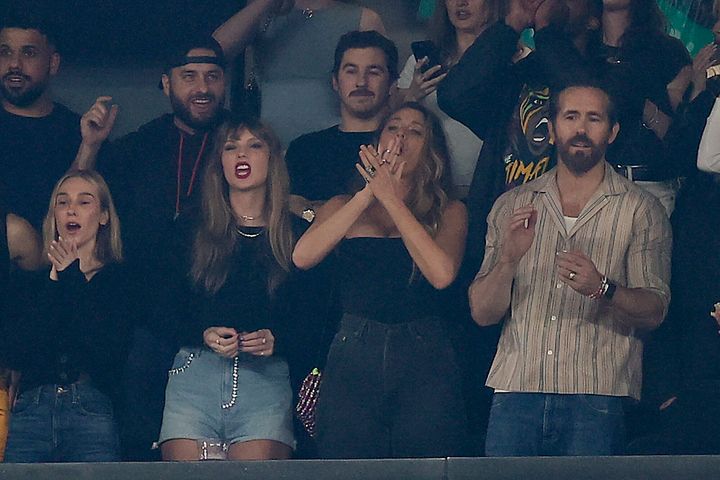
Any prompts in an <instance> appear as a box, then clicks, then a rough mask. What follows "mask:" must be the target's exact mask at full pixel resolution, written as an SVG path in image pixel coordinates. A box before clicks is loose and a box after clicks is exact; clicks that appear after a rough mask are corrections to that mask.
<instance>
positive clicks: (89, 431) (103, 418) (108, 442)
mask: <svg viewBox="0 0 720 480" xmlns="http://www.w3.org/2000/svg"><path fill="white" fill-rule="evenodd" d="M119 459H120V442H119V440H118V432H117V428H116V425H115V420H114V418H113V408H112V404H111V402H110V400H109V399H108V397H107V396H105V395H104V394H102V393H101V392H99V391H98V390H96V389H95V388H93V387H91V386H90V385H88V384H72V385H67V386H64V387H61V386H58V385H42V386H40V387H37V388H34V389H32V390H29V391H26V392H23V393H22V394H21V395H20V397H19V398H18V399H17V402H16V403H15V406H14V408H13V410H12V415H11V417H10V435H9V438H8V445H7V451H6V452H5V461H6V462H9V463H40V462H42V463H45V462H113V461H118V460H119Z"/></svg>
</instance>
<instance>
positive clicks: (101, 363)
mask: <svg viewBox="0 0 720 480" xmlns="http://www.w3.org/2000/svg"><path fill="white" fill-rule="evenodd" d="M132 291H133V289H132V288H131V285H130V282H128V276H127V274H126V272H125V270H124V268H123V266H122V265H120V264H110V265H106V266H104V267H103V268H102V269H101V270H100V271H99V272H97V273H96V274H95V275H94V276H93V277H92V278H91V279H90V281H88V280H86V278H85V275H84V274H83V273H82V272H81V271H80V262H79V260H76V261H75V262H74V263H73V264H71V265H70V266H69V267H68V268H66V269H65V270H63V271H62V272H60V273H59V275H58V281H52V280H49V279H48V280H47V281H46V282H45V284H44V286H43V289H42V290H41V292H40V295H39V298H38V302H37V306H36V307H37V308H36V309H35V311H34V313H33V314H31V315H30V316H29V317H28V318H27V319H26V321H24V322H21V323H16V324H15V325H14V326H13V328H12V333H11V335H12V338H13V350H14V354H13V355H12V357H11V359H10V366H11V367H12V368H14V369H16V370H19V371H20V372H21V374H22V377H21V381H20V390H21V391H25V390H29V389H32V388H34V387H37V386H39V385H46V384H70V383H73V382H75V381H78V380H83V381H85V380H87V379H88V378H89V381H90V382H91V384H92V385H93V386H95V387H96V388H97V389H98V390H100V391H102V392H103V393H105V394H107V395H108V396H109V397H110V398H111V399H113V400H116V399H117V398H118V393H119V392H118V388H119V387H118V386H119V385H120V379H121V377H122V370H123V365H124V363H125V360H126V357H127V351H128V348H129V343H130V332H131V325H132V323H133V320H132V316H133V308H132V305H133V303H134V301H133V294H132Z"/></svg>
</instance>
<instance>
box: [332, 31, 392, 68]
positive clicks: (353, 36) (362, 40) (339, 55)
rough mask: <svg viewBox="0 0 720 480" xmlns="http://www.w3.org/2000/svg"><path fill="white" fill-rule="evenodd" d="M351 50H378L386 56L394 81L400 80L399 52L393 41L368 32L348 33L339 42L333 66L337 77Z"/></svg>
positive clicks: (376, 33) (374, 32)
mask: <svg viewBox="0 0 720 480" xmlns="http://www.w3.org/2000/svg"><path fill="white" fill-rule="evenodd" d="M351 48H378V49H380V50H382V51H383V53H384V54H385V60H386V61H387V69H388V73H389V74H390V78H391V79H392V80H397V78H398V76H399V75H398V50H397V47H396V46H395V44H394V43H393V42H392V40H390V39H388V38H387V37H385V36H383V35H382V34H380V33H378V32H376V31H375V30H368V31H363V32H361V31H358V30H355V31H352V32H348V33H346V34H345V35H343V36H342V37H340V40H339V41H338V44H337V47H335V63H334V65H333V70H332V74H333V76H336V77H337V74H338V72H339V71H340V65H341V64H342V59H343V55H345V52H347V51H348V50H350V49H351Z"/></svg>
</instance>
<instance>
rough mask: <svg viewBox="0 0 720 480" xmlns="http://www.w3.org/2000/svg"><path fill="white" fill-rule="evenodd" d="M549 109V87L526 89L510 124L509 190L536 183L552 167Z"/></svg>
mask: <svg viewBox="0 0 720 480" xmlns="http://www.w3.org/2000/svg"><path fill="white" fill-rule="evenodd" d="M549 108H550V89H549V88H548V87H541V88H532V87H529V86H528V85H525V86H524V87H523V90H522V92H521V93H520V97H519V101H518V106H517V108H516V109H515V112H514V113H513V116H512V118H511V120H510V124H509V125H508V138H509V139H510V142H509V143H508V146H507V148H506V150H505V152H504V154H503V162H504V164H505V189H506V190H510V189H512V188H514V187H517V186H518V185H522V184H524V183H527V182H529V181H531V180H535V179H536V178H538V177H539V176H540V175H542V174H543V173H545V172H546V171H547V170H549V169H550V168H551V167H552V163H553V162H554V160H553V158H554V157H553V155H552V153H553V150H554V145H553V144H552V142H551V141H550V128H549V126H548V117H549Z"/></svg>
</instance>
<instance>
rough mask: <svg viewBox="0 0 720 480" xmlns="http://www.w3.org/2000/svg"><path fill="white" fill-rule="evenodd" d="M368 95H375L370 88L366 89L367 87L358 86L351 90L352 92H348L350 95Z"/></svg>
mask: <svg viewBox="0 0 720 480" xmlns="http://www.w3.org/2000/svg"><path fill="white" fill-rule="evenodd" d="M370 95H375V94H374V93H373V92H371V91H370V90H368V89H367V88H358V89H357V90H353V91H352V92H350V96H351V97H360V96H363V97H366V96H370Z"/></svg>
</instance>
